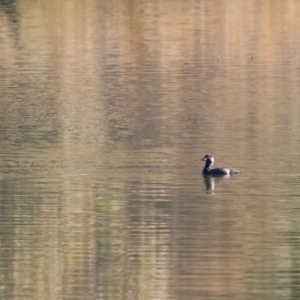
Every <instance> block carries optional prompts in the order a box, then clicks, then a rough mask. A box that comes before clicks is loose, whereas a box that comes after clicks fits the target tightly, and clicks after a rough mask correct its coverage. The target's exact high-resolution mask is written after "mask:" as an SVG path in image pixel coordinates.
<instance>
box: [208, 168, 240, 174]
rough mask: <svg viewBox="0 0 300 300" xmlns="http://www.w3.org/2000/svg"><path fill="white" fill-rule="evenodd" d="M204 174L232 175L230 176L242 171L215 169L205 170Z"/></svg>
mask: <svg viewBox="0 0 300 300" xmlns="http://www.w3.org/2000/svg"><path fill="white" fill-rule="evenodd" d="M203 173H204V174H207V175H230V174H239V173H240V171H239V170H237V169H231V168H213V169H209V170H203Z"/></svg>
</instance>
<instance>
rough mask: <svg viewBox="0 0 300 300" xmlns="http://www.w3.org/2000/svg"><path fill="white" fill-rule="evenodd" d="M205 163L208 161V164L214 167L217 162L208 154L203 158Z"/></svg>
mask: <svg viewBox="0 0 300 300" xmlns="http://www.w3.org/2000/svg"><path fill="white" fill-rule="evenodd" d="M202 160H203V161H206V163H209V164H210V165H212V164H213V163H214V161H215V159H214V157H213V156H212V155H211V154H206V155H205V156H204V157H203V158H202Z"/></svg>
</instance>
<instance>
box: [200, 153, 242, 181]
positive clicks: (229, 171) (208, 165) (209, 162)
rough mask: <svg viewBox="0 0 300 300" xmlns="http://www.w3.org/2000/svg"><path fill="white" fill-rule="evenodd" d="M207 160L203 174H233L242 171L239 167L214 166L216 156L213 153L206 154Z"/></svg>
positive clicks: (205, 158)
mask: <svg viewBox="0 0 300 300" xmlns="http://www.w3.org/2000/svg"><path fill="white" fill-rule="evenodd" d="M202 160H203V161H205V166H204V168H203V170H202V174H203V175H221V176H222V175H232V174H239V173H241V172H240V171H239V170H237V169H232V168H212V165H213V164H214V161H215V158H214V157H213V156H212V155H211V154H206V155H205V156H204V157H203V158H202Z"/></svg>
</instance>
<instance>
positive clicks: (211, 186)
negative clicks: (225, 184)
mask: <svg viewBox="0 0 300 300" xmlns="http://www.w3.org/2000/svg"><path fill="white" fill-rule="evenodd" d="M229 178H230V175H223V176H222V175H219V176H212V175H204V174H203V181H204V184H205V189H206V194H214V193H215V183H216V182H220V181H222V180H224V179H229Z"/></svg>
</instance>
